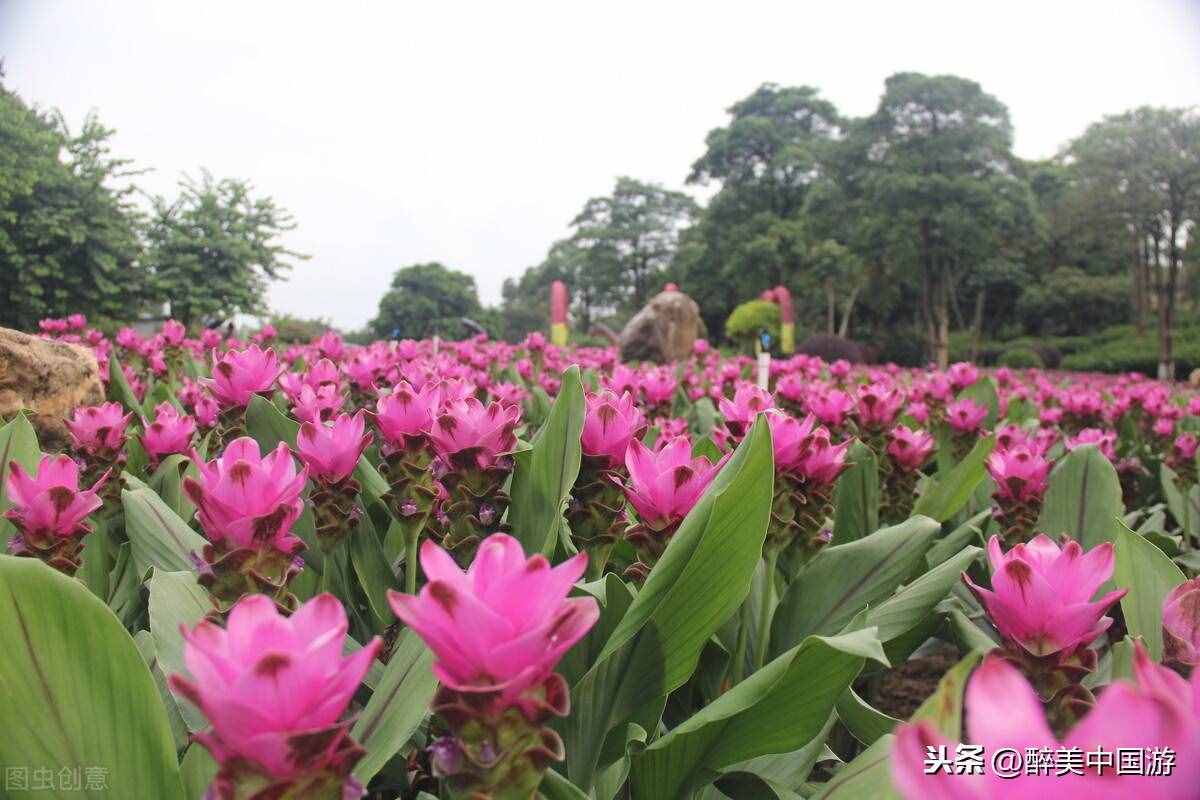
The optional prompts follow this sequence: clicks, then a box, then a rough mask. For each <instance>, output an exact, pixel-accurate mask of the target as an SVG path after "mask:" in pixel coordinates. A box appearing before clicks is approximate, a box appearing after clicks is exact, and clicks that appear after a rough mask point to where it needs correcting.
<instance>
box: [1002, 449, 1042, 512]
mask: <svg viewBox="0 0 1200 800" xmlns="http://www.w3.org/2000/svg"><path fill="white" fill-rule="evenodd" d="M987 470H988V474H989V475H991V476H992V480H993V481H995V482H996V496H997V497H999V498H1003V499H1005V500H1013V501H1016V502H1028V501H1033V500H1038V499H1040V498H1041V496H1042V494H1043V493H1044V492H1045V491H1046V476H1048V475H1049V474H1050V462H1049V461H1047V460H1046V459H1045V458H1043V457H1042V456H1041V454H1040V453H1038V452H1037V451H1036V450H1034V449H1033V448H1030V447H1027V446H1025V445H1017V446H1016V447H1013V448H1011V449H1009V450H1000V451H998V452H993V453H992V454H991V455H989V456H988V458H987Z"/></svg>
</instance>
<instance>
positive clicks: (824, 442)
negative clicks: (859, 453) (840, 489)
mask: <svg viewBox="0 0 1200 800" xmlns="http://www.w3.org/2000/svg"><path fill="white" fill-rule="evenodd" d="M849 449H850V441H849V440H846V441H844V442H842V443H841V444H838V445H834V444H831V443H830V441H829V431H827V430H825V429H824V428H818V429H817V430H815V431H813V435H812V443H811V444H810V445H809V448H808V455H806V456H805V457H804V461H803V462H802V463H801V465H800V469H799V470H798V471H799V473H800V474H801V475H803V476H804V478H805V479H806V480H807V481H808V483H809V484H810V485H812V486H815V487H821V486H829V485H831V484H833V482H834V481H836V480H837V479H838V476H839V475H841V474H842V473H843V472H844V471H845V470H846V468H847V467H849V466H850V465H849V464H847V463H846V451H847V450H849Z"/></svg>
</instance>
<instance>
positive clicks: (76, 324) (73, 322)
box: [67, 314, 87, 331]
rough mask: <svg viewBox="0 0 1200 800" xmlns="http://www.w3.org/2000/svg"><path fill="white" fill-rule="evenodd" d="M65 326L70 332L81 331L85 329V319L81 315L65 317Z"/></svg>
mask: <svg viewBox="0 0 1200 800" xmlns="http://www.w3.org/2000/svg"><path fill="white" fill-rule="evenodd" d="M67 326H68V327H70V328H71V330H75V331H81V330H83V329H84V328H86V327H87V317H85V316H84V315H83V314H71V315H70V316H69V317H67Z"/></svg>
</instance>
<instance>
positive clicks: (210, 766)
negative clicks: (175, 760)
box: [179, 742, 217, 800]
mask: <svg viewBox="0 0 1200 800" xmlns="http://www.w3.org/2000/svg"><path fill="white" fill-rule="evenodd" d="M179 774H180V777H182V778H183V794H184V797H186V798H187V800H205V795H206V794H207V792H208V787H209V786H210V785H211V784H212V782H213V778H215V777H217V762H216V761H214V760H213V757H212V756H210V755H209V754H208V751H207V750H205V749H204V746H203V745H202V744H200V743H199V742H195V743H193V744H192V745H191V746H189V747H188V749H187V752H186V753H184V754H183V763H181V764H180V765H179Z"/></svg>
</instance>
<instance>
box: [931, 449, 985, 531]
mask: <svg viewBox="0 0 1200 800" xmlns="http://www.w3.org/2000/svg"><path fill="white" fill-rule="evenodd" d="M995 446H996V438H995V437H994V436H988V437H987V438H984V439H980V440H979V441H978V442H976V443H975V446H974V447H972V448H971V452H969V453H967V455H966V457H965V458H964V459H963V460H962V461H960V462H958V464H956V465H955V466H954V468H953V469H951V470H950V472H949V474H947V475H946V476H944V477H943V476H942V474H941V472H939V473H938V475H937V477H935V478H931V479H930V480H929V484H928V485H927V486H926V487H925V491H924V492H922V493H921V496H920V497H918V498H917V502H916V505H915V506H914V507H913V514H922V515H924V516H927V517H932V518H933V519H935V520H937V521H938V522H945V521H946V520H948V519H950V518H951V517H953V516H954V515H955V514H957V513H958V512H959V511H961V510H962V507H963V506H965V505H966V504H967V501H968V500H970V499H971V495H972V494H974V492H975V488H976V487H977V486H979V484H980V483H981V482H982V481H983V479H984V478H985V477H987V469H986V467H985V466H984V464H985V462H986V461H987V457H988V456H989V455H991V452H992V448H993V447H995Z"/></svg>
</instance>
